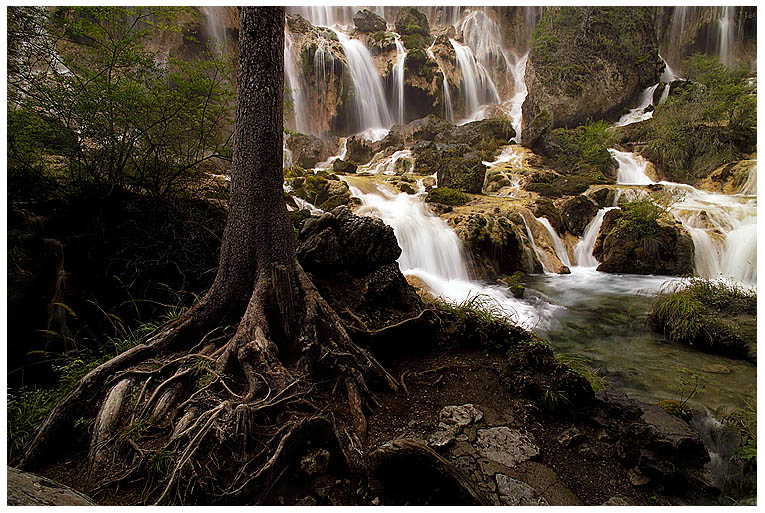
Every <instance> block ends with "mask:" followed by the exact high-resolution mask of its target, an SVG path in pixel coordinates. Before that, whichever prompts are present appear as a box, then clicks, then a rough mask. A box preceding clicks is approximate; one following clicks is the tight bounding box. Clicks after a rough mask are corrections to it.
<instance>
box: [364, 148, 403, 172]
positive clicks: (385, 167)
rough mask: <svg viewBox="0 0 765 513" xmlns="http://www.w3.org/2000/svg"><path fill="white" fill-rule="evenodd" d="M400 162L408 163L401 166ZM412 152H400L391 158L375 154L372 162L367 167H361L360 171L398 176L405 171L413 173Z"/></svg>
mask: <svg viewBox="0 0 765 513" xmlns="http://www.w3.org/2000/svg"><path fill="white" fill-rule="evenodd" d="M400 161H408V163H407V162H404V163H403V164H399V162H400ZM411 162H412V152H411V150H398V151H396V152H394V153H393V155H391V156H390V157H386V156H384V154H383V153H382V152H380V153H377V154H375V156H374V157H372V160H371V161H369V163H368V164H367V165H365V166H361V167H360V168H359V171H365V172H367V173H373V174H383V175H396V174H402V173H403V172H405V171H411V167H412V164H411Z"/></svg>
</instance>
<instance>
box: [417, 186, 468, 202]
mask: <svg viewBox="0 0 765 513" xmlns="http://www.w3.org/2000/svg"><path fill="white" fill-rule="evenodd" d="M425 201H427V202H428V203H440V204H442V205H451V206H457V205H464V204H465V203H467V202H468V201H470V196H468V195H467V194H465V193H464V192H462V191H458V190H457V189H452V188H450V187H438V188H435V189H432V190H431V191H430V192H429V193H428V196H427V198H426V199H425Z"/></svg>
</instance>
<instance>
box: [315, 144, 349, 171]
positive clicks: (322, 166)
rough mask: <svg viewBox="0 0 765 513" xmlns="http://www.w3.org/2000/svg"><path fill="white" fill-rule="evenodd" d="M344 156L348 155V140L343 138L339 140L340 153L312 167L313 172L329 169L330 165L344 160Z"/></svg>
mask: <svg viewBox="0 0 765 513" xmlns="http://www.w3.org/2000/svg"><path fill="white" fill-rule="evenodd" d="M346 155H348V138H347V137H343V138H342V139H340V153H338V154H337V155H333V156H331V157H329V158H328V159H327V160H325V161H323V162H319V163H318V164H316V166H314V168H313V169H314V171H316V170H320V169H329V167H330V166H331V165H332V163H333V162H334V161H336V160H345V157H346Z"/></svg>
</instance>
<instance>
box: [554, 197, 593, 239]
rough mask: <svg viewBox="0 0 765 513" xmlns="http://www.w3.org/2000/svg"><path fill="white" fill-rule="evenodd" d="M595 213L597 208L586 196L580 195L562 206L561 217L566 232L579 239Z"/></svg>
mask: <svg viewBox="0 0 765 513" xmlns="http://www.w3.org/2000/svg"><path fill="white" fill-rule="evenodd" d="M597 213H598V207H596V206H595V204H594V203H593V202H592V201H590V200H589V198H587V196H584V195H583V194H580V195H578V196H574V197H573V198H571V199H570V200H568V201H566V202H565V203H564V204H563V216H562V217H563V222H564V223H565V225H566V228H567V229H568V231H569V232H570V233H572V234H574V235H576V236H577V237H581V236H582V235H584V229H585V228H586V227H587V225H588V224H589V222H590V221H592V218H594V217H595V214H597Z"/></svg>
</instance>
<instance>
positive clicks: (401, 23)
mask: <svg viewBox="0 0 765 513" xmlns="http://www.w3.org/2000/svg"><path fill="white" fill-rule="evenodd" d="M396 32H398V33H399V34H401V35H403V36H408V35H412V34H420V35H423V36H429V35H430V24H429V23H428V17H427V16H425V14H423V13H422V12H420V11H418V10H417V9H416V8H414V7H402V8H401V9H400V10H399V11H398V14H397V15H396Z"/></svg>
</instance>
